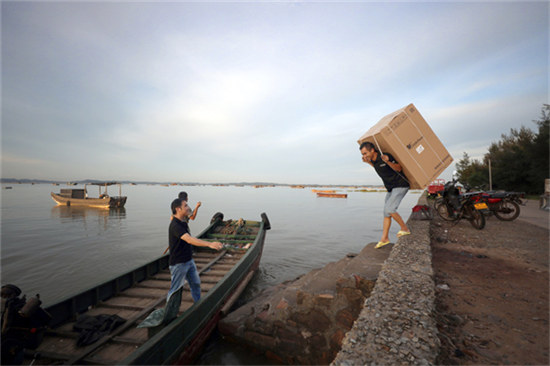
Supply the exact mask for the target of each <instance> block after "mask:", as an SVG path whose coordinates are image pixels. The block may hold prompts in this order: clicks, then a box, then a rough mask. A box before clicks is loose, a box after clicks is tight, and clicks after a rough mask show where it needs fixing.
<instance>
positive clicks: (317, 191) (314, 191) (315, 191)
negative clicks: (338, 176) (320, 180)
mask: <svg viewBox="0 0 550 366" xmlns="http://www.w3.org/2000/svg"><path fill="white" fill-rule="evenodd" d="M311 191H312V192H313V193H336V191H335V190H334V189H329V190H322V189H321V190H320V189H312V190H311Z"/></svg>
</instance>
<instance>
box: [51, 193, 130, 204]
mask: <svg viewBox="0 0 550 366" xmlns="http://www.w3.org/2000/svg"><path fill="white" fill-rule="evenodd" d="M51 195H52V199H53V200H54V201H55V202H56V203H57V204H58V205H64V206H81V207H82V206H83V207H95V208H121V207H124V205H125V204H126V199H127V197H126V196H117V197H105V198H68V197H63V196H61V195H59V194H56V193H53V192H52V193H51Z"/></svg>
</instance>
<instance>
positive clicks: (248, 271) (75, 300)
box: [24, 213, 270, 365]
mask: <svg viewBox="0 0 550 366" xmlns="http://www.w3.org/2000/svg"><path fill="white" fill-rule="evenodd" d="M261 218H262V220H261V221H248V220H247V221H244V220H242V219H240V220H239V221H232V220H228V221H223V214H221V213H217V214H216V215H214V217H213V218H212V221H211V223H210V225H209V226H208V227H207V228H206V229H205V230H204V231H203V232H202V233H201V234H199V235H198V237H199V238H201V239H203V240H211V241H221V242H222V243H224V248H223V249H222V250H221V251H214V250H211V249H209V248H204V247H195V252H194V254H193V255H194V260H195V263H196V264H197V268H198V270H199V273H200V278H201V289H202V296H201V299H200V300H199V301H198V302H196V303H194V302H193V300H192V298H191V294H190V291H189V286H188V285H187V283H186V284H185V286H184V292H183V297H182V302H181V304H180V307H179V312H178V316H177V318H176V319H174V320H173V321H171V322H170V323H168V324H167V325H165V326H164V327H161V329H160V330H158V329H157V330H156V331H155V332H154V334H152V333H153V332H148V330H147V329H146V328H136V326H137V325H138V324H139V323H140V322H141V321H142V320H143V319H144V318H145V317H147V316H148V315H149V314H150V313H151V311H153V310H154V309H156V308H162V307H164V305H165V302H166V295H167V293H168V289H169V288H170V272H169V269H168V259H169V257H168V255H164V256H162V257H160V258H158V259H156V260H154V261H152V262H150V263H147V264H145V265H143V266H141V267H139V268H136V269H135V270H133V271H130V272H128V273H125V274H123V275H121V276H119V277H117V278H114V279H112V280H110V281H107V282H105V283H103V284H101V285H99V286H96V287H94V288H91V289H89V290H87V291H84V292H82V293H80V294H78V295H75V296H71V297H70V298H68V299H66V300H63V301H61V302H59V303H57V304H55V305H51V306H48V307H47V308H45V310H46V311H47V312H48V313H49V314H50V315H51V316H52V320H51V322H50V325H49V328H48V330H46V331H45V334H44V339H43V341H42V343H41V344H40V345H39V346H38V347H37V348H36V349H34V350H25V357H26V359H25V361H24V363H26V364H27V363H29V362H32V361H33V360H34V361H37V362H35V363H39V364H101V365H114V364H117V365H161V364H174V363H178V364H189V363H190V362H192V361H193V359H194V358H196V356H197V355H198V352H199V351H200V350H201V346H202V345H203V344H204V342H205V341H206V340H207V339H208V337H209V335H210V334H211V332H212V331H213V330H214V328H215V327H216V325H217V322H218V320H219V318H220V317H221V316H222V315H223V314H226V313H227V312H228V311H229V309H230V308H231V306H232V305H233V304H234V302H235V301H236V300H237V298H238V297H239V295H240V294H241V293H242V292H243V291H244V289H245V287H246V285H247V284H248V283H249V282H250V280H251V279H252V277H253V276H254V274H255V273H256V271H257V270H258V266H259V263H260V258H261V255H262V251H263V246H264V240H265V235H266V231H267V230H269V229H270V224H269V220H268V218H267V215H266V214H265V213H262V214H261ZM248 243H251V245H248V248H247V245H246V244H248ZM245 248H246V249H245ZM79 314H88V315H98V314H116V315H118V316H120V317H122V318H124V319H126V322H125V323H124V324H122V325H120V326H119V327H118V328H115V329H114V330H113V331H112V332H111V333H110V334H109V335H106V336H104V337H103V338H101V339H99V340H98V341H97V342H95V343H92V344H90V345H89V346H85V347H77V346H76V341H77V338H78V336H79V335H78V333H76V332H74V331H73V325H74V323H75V320H76V317H77V316H78V315H79ZM38 354H39V355H40V356H39V357H40V358H39V359H38V360H36V356H37V355H38Z"/></svg>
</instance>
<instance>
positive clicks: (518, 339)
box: [431, 215, 549, 365]
mask: <svg viewBox="0 0 550 366" xmlns="http://www.w3.org/2000/svg"><path fill="white" fill-rule="evenodd" d="M436 216H437V215H436ZM520 218H521V216H520ZM431 242H432V251H433V268H434V274H435V283H436V316H437V320H438V329H439V333H440V336H439V337H440V340H441V353H440V355H439V357H438V360H437V363H438V364H445V365H472V364H476V365H479V364H485V365H487V364H491V365H495V364H497V365H507V364H511V365H548V364H549V353H548V352H549V350H548V345H549V322H548V319H549V305H548V304H549V302H548V301H549V299H548V292H549V282H548V247H549V231H548V228H543V227H541V226H536V225H533V224H530V223H528V222H526V221H521V220H519V219H518V220H515V221H512V222H505V221H500V220H498V219H497V218H495V217H489V218H488V221H487V225H486V227H485V228H484V229H483V230H476V229H474V227H473V226H471V224H470V223H469V222H468V221H464V220H463V221H460V222H459V223H452V222H446V221H443V220H441V219H440V218H438V217H436V218H435V219H434V220H433V221H432V225H431Z"/></svg>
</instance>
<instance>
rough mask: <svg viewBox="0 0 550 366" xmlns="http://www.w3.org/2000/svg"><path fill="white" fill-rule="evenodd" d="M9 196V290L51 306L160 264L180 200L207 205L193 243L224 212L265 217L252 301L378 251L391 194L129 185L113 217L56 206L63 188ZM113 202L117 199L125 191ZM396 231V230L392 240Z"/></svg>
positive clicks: (223, 353)
mask: <svg viewBox="0 0 550 366" xmlns="http://www.w3.org/2000/svg"><path fill="white" fill-rule="evenodd" d="M4 186H6V185H4ZM9 186H12V187H13V189H10V190H5V189H2V191H1V195H2V202H1V215H2V216H1V224H2V226H1V230H2V231H1V265H2V267H1V268H2V273H1V274H2V278H1V282H2V284H6V283H13V284H16V285H17V286H19V287H20V288H21V289H22V291H23V293H26V294H28V295H34V294H36V293H40V296H41V298H42V300H43V302H44V304H45V306H48V305H49V304H53V303H55V302H58V301H59V300H62V299H64V298H67V297H70V296H72V295H74V294H76V293H78V292H81V291H83V290H85V289H87V288H90V287H93V286H95V285H98V284H100V283H102V282H104V281H106V280H109V279H111V278H112V277H114V276H116V275H119V274H122V273H124V272H127V271H129V270H132V269H134V268H136V267H138V266H140V265H142V264H144V263H146V262H148V261H151V260H153V259H155V258H157V257H159V256H160V255H162V253H163V252H164V250H165V249H166V247H167V231H168V224H169V219H170V208H169V207H170V203H171V201H172V200H173V199H174V198H175V197H176V196H177V194H178V193H179V192H180V191H182V190H183V191H186V192H187V193H188V194H189V205H190V206H191V208H194V207H195V204H196V202H197V201H201V202H202V206H201V207H200V208H199V213H198V216H197V219H196V220H195V221H192V222H191V223H190V228H191V233H192V234H193V235H198V234H199V233H200V232H201V231H202V230H203V229H204V228H206V226H208V224H209V222H210V219H211V218H212V216H213V215H214V214H215V213H216V212H223V213H224V216H225V218H232V219H238V218H241V217H242V218H244V219H250V220H260V214H261V213H262V212H266V213H267V215H268V217H269V220H270V222H271V227H272V229H271V230H270V231H269V232H268V233H267V237H266V240H265V247H264V252H263V255H262V259H261V262H260V271H259V273H258V275H257V276H255V277H254V279H253V281H252V282H251V284H250V286H249V287H248V288H247V291H245V293H244V294H243V297H244V299H245V300H246V299H249V298H252V297H253V296H254V295H256V294H258V293H259V292H260V291H261V290H262V289H265V288H266V287H269V286H271V285H275V284H278V283H281V282H283V281H286V280H290V279H294V278H296V277H297V276H299V275H302V274H304V273H307V272H309V271H310V270H311V269H314V268H319V267H322V266H324V265H326V264H327V263H329V262H332V261H337V260H339V259H341V258H342V257H344V256H345V255H346V254H347V253H350V252H359V251H360V250H361V249H362V248H363V247H364V246H365V244H367V243H369V242H376V241H378V240H379V239H380V236H381V233H382V209H383V203H384V197H385V193H383V192H375V193H366V192H355V191H353V190H348V189H342V190H341V191H342V192H345V193H347V194H348V198H347V199H338V198H318V197H316V195H315V194H314V193H313V192H311V190H310V189H307V188H306V189H292V188H289V187H266V188H253V187H235V186H185V187H182V186H170V187H164V186H160V185H137V186H133V185H124V186H123V188H122V193H123V195H126V196H128V201H127V203H126V207H125V208H124V209H122V210H111V211H110V210H103V209H92V208H77V207H61V206H56V205H55V203H54V202H53V200H52V199H51V197H50V192H52V191H54V192H58V191H59V188H61V187H62V186H58V187H57V186H52V185H49V184H36V185H30V184H10V185H9ZM77 188H78V187H77ZM112 188H115V187H112ZM89 193H90V195H94V194H96V192H95V187H89ZM110 193H111V194H113V195H115V194H118V189H112V191H110ZM418 198H419V195H418V194H415V193H414V191H413V192H409V193H408V194H407V195H406V196H405V198H404V200H403V202H402V203H401V206H400V208H399V212H400V213H401V215H402V216H403V218H404V219H405V220H407V218H408V216H409V214H410V212H411V208H412V207H413V206H414V205H415V204H416V202H417V201H418ZM398 230H399V227H398V225H396V224H393V226H392V229H391V231H390V237H391V238H395V234H396V233H397V231H398ZM213 344H214V346H212V345H209V347H210V348H211V349H208V348H207V350H206V352H205V355H204V356H203V357H201V359H199V363H204V364H207V363H212V364H235V363H241V364H244V363H249V364H250V363H252V364H254V363H261V362H260V361H258V360H257V359H256V358H255V357H254V356H253V355H251V354H250V352H249V351H244V352H242V353H241V352H240V351H238V350H237V349H238V347H236V346H234V345H227V344H225V343H224V342H222V341H214V342H213ZM243 358H244V359H243Z"/></svg>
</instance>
